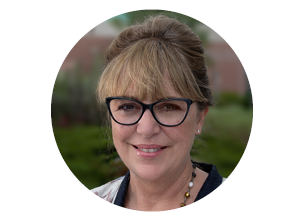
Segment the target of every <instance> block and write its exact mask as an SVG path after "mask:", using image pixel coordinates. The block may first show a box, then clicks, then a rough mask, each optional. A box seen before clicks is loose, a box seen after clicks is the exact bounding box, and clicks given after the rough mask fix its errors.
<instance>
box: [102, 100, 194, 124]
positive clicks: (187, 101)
mask: <svg viewBox="0 0 300 213" xmlns="http://www.w3.org/2000/svg"><path fill="white" fill-rule="evenodd" d="M115 99H123V100H129V101H134V102H137V103H139V104H140V105H141V106H142V107H143V111H142V113H141V116H140V117H139V119H138V120H137V121H136V122H134V123H131V124H124V123H120V122H118V121H117V120H116V119H115V118H114V116H113V114H112V112H111V109H110V102H111V101H112V100H115ZM178 100H179V101H184V102H186V104H187V110H186V113H185V116H184V118H183V119H182V121H181V122H180V123H179V124H175V125H166V124H163V123H161V122H160V121H159V120H158V119H157V118H156V116H155V113H154V111H153V106H154V105H155V104H158V103H160V102H163V101H178ZM105 103H106V105H107V108H108V111H109V114H110V116H111V117H112V119H113V120H114V121H115V122H116V123H118V124H120V125H125V126H130V125H134V124H137V123H138V122H139V121H140V120H141V118H142V117H143V115H144V113H145V111H146V110H147V109H149V110H150V112H151V114H152V116H153V118H154V119H155V120H156V122H157V123H159V124H160V125H162V126H166V127H175V126H179V125H180V124H182V123H183V122H184V121H185V119H186V117H187V115H188V113H189V110H190V106H191V105H192V103H194V101H193V100H191V99H188V98H168V99H162V100H159V101H156V102H154V103H152V104H144V103H142V102H140V101H138V100H135V99H131V98H126V97H117V96H114V97H107V98H105Z"/></svg>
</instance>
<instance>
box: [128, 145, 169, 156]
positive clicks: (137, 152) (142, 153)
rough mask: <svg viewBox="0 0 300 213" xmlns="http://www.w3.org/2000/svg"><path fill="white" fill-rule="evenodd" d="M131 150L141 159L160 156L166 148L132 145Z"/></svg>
mask: <svg viewBox="0 0 300 213" xmlns="http://www.w3.org/2000/svg"><path fill="white" fill-rule="evenodd" d="M132 146H133V148H134V149H135V151H136V154H137V155H138V156H139V157H143V158H155V157H157V156H159V155H161V154H162V153H163V152H165V150H166V148H167V146H160V145H156V144H151V145H150V144H139V145H132ZM141 149H159V150H157V151H155V152H145V151H143V150H141ZM151 151H153V150H151Z"/></svg>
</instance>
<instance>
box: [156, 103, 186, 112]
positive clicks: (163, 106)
mask: <svg viewBox="0 0 300 213" xmlns="http://www.w3.org/2000/svg"><path fill="white" fill-rule="evenodd" d="M157 110H159V111H166V112H169V111H176V110H181V108H180V106H178V105H176V104H171V103H164V104H161V105H159V106H158V108H157Z"/></svg>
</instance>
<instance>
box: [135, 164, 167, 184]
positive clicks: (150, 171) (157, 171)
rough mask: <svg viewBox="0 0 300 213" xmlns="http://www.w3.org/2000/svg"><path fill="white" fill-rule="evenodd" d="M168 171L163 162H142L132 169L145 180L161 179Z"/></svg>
mask: <svg viewBox="0 0 300 213" xmlns="http://www.w3.org/2000/svg"><path fill="white" fill-rule="evenodd" d="M166 171H167V170H165V169H163V166H162V165H161V164H140V165H136V166H135V167H134V168H133V169H132V170H130V172H132V173H134V175H136V176H138V177H139V178H141V179H143V180H145V181H156V180H159V179H160V178H161V177H162V176H163V175H164V173H166Z"/></svg>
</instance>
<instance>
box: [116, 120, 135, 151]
mask: <svg viewBox="0 0 300 213" xmlns="http://www.w3.org/2000/svg"><path fill="white" fill-rule="evenodd" d="M134 131H135V130H134V128H133V126H123V125H119V124H117V123H115V122H113V123H112V137H113V142H114V144H115V147H116V148H117V149H118V148H120V146H122V145H125V144H126V141H127V140H128V139H129V137H130V136H131V135H132V134H133V133H134Z"/></svg>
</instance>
